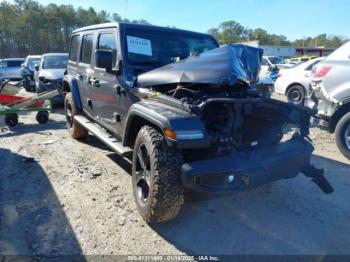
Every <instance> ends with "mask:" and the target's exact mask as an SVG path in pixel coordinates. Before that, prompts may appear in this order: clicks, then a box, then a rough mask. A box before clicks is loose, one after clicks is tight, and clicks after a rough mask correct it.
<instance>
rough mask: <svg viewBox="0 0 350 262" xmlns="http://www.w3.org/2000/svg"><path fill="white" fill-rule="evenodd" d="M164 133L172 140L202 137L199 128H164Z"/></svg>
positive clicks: (202, 134)
mask: <svg viewBox="0 0 350 262" xmlns="http://www.w3.org/2000/svg"><path fill="white" fill-rule="evenodd" d="M164 134H165V136H166V137H167V138H170V139H172V140H192V139H194V140H195V139H203V138H204V133H203V131H201V130H180V131H174V130H172V129H166V130H165V132H164Z"/></svg>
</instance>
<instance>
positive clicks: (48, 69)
mask: <svg viewBox="0 0 350 262" xmlns="http://www.w3.org/2000/svg"><path fill="white" fill-rule="evenodd" d="M67 63H68V54H67V53H49V54H44V55H42V57H41V60H40V63H39V64H37V65H36V66H35V69H36V72H35V73H34V78H35V82H36V91H37V93H42V92H45V91H49V90H55V89H61V87H62V80H63V76H64V72H65V71H66V69H67ZM63 100H64V97H63V93H61V94H60V95H58V96H56V97H54V98H53V99H52V102H53V103H55V104H57V103H59V104H60V103H63Z"/></svg>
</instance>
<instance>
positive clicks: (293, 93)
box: [287, 85, 305, 105]
mask: <svg viewBox="0 0 350 262" xmlns="http://www.w3.org/2000/svg"><path fill="white" fill-rule="evenodd" d="M287 98H288V101H289V102H292V103H294V104H298V105H299V104H301V103H302V102H303V100H304V98H305V89H304V87H303V86H301V85H295V86H292V87H290V88H289V89H288V91H287Z"/></svg>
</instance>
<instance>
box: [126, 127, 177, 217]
mask: <svg viewBox="0 0 350 262" xmlns="http://www.w3.org/2000/svg"><path fill="white" fill-rule="evenodd" d="M181 165H182V156H181V154H180V153H179V152H178V151H177V150H176V149H174V148H171V147H169V146H168V145H167V143H166V141H165V140H164V137H163V136H162V134H161V133H160V132H159V131H157V130H156V129H154V128H152V127H149V126H144V127H143V128H141V130H140V132H139V133H138V135H137V138H136V141H135V146H134V153H133V165H132V186H133V192H134V197H135V201H136V205H137V208H138V210H139V212H140V214H141V216H142V218H143V219H144V220H145V221H146V222H162V221H167V220H171V219H173V218H175V217H176V216H177V214H178V213H179V212H180V210H181V207H182V205H183V203H184V189H183V186H182V183H181V179H180V168H181Z"/></svg>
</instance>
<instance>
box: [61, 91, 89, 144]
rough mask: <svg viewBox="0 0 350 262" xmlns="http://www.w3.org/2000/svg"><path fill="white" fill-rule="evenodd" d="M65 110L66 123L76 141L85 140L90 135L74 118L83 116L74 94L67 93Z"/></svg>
mask: <svg viewBox="0 0 350 262" xmlns="http://www.w3.org/2000/svg"><path fill="white" fill-rule="evenodd" d="M64 109H65V115H66V121H67V124H68V128H69V133H70V134H71V136H72V137H73V138H75V139H83V138H85V137H86V136H87V135H88V130H86V129H85V128H84V127H83V126H81V125H80V124H79V123H77V121H75V120H74V116H76V115H81V112H80V111H79V110H78V109H77V107H76V105H75V102H74V99H73V96H72V93H67V94H66V97H65V100H64Z"/></svg>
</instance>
